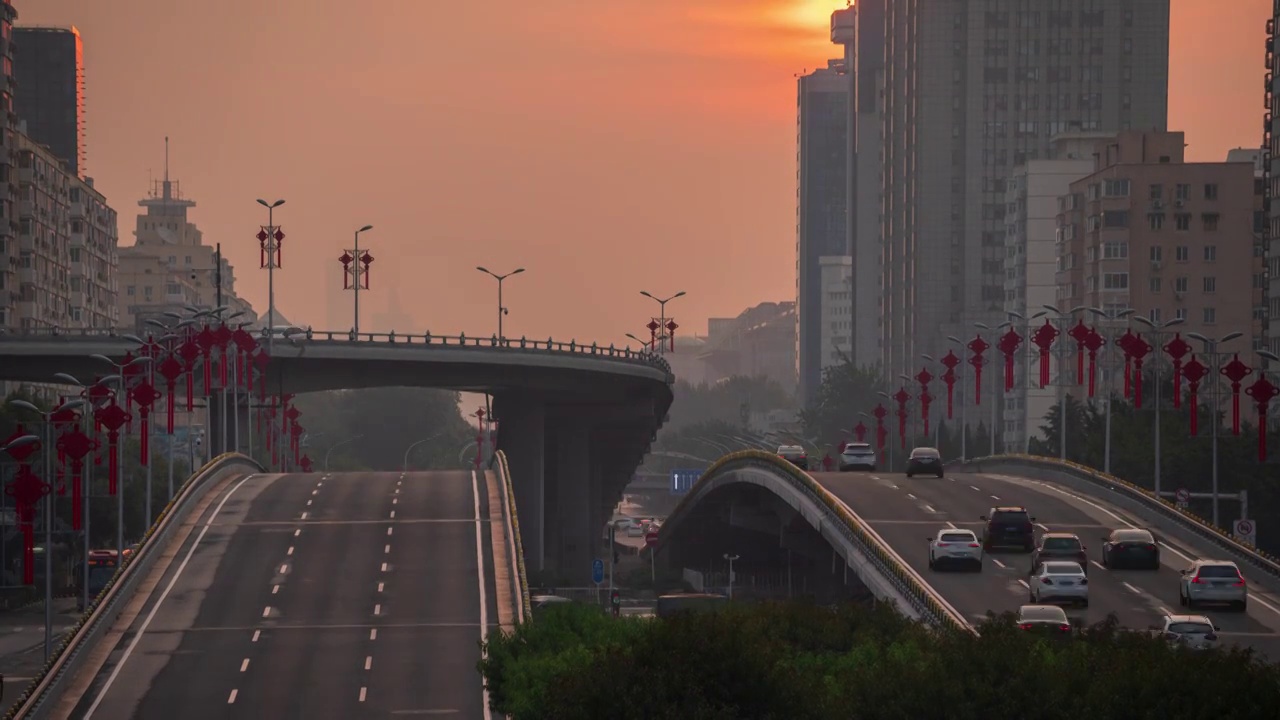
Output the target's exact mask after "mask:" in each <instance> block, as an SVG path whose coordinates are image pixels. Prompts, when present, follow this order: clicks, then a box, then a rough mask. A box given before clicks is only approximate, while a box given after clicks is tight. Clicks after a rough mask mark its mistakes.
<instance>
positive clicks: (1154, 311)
mask: <svg viewBox="0 0 1280 720" xmlns="http://www.w3.org/2000/svg"><path fill="white" fill-rule="evenodd" d="M1147 318H1148V319H1150V320H1151V322H1153V323H1156V324H1157V325H1159V324H1160V308H1151V309H1150V310H1148V311H1147Z"/></svg>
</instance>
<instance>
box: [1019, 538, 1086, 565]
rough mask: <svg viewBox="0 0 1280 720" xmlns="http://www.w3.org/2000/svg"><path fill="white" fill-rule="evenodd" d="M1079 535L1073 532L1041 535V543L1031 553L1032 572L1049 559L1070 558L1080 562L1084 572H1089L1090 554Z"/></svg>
mask: <svg viewBox="0 0 1280 720" xmlns="http://www.w3.org/2000/svg"><path fill="white" fill-rule="evenodd" d="M1086 550H1088V548H1087V547H1085V544H1084V543H1083V542H1081V541H1080V536H1079V535H1073V534H1071V533H1045V534H1043V535H1041V536H1040V544H1039V545H1038V546H1037V547H1036V549H1035V551H1034V552H1033V553H1031V572H1035V570H1036V568H1037V567H1039V566H1040V563H1042V562H1046V561H1048V560H1070V561H1072V562H1077V563H1080V567H1081V568H1082V569H1083V570H1084V574H1085V575H1088V574H1089V555H1088V553H1086V552H1085V551H1086Z"/></svg>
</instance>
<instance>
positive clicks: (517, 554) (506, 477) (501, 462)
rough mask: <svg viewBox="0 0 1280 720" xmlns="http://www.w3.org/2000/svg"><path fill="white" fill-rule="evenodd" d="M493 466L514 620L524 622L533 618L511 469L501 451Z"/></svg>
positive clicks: (496, 455) (494, 456)
mask: <svg viewBox="0 0 1280 720" xmlns="http://www.w3.org/2000/svg"><path fill="white" fill-rule="evenodd" d="M493 466H494V468H495V469H496V470H497V472H498V477H499V478H500V479H501V481H502V499H503V504H504V505H505V507H504V508H503V517H504V518H505V519H506V522H507V537H509V538H511V545H512V553H511V554H512V555H513V556H514V557H513V559H512V565H513V568H512V569H513V570H515V575H516V578H517V579H518V585H517V588H516V595H517V597H516V598H515V606H516V620H517V621H519V622H525V621H527V620H531V619H532V618H533V613H532V612H530V610H531V608H532V605H531V604H530V600H529V576H528V575H527V574H526V572H525V563H524V541H523V539H522V538H521V537H520V516H519V514H518V513H517V512H516V493H515V489H514V488H513V487H512V486H511V467H510V466H509V465H508V464H507V454H506V453H505V452H503V451H501V450H499V451H497V452H496V453H494V455H493Z"/></svg>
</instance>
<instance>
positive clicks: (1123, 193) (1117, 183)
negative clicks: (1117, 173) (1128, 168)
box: [1103, 178, 1129, 197]
mask: <svg viewBox="0 0 1280 720" xmlns="http://www.w3.org/2000/svg"><path fill="white" fill-rule="evenodd" d="M1103 193H1104V194H1105V195H1106V196H1107V197H1128V196H1129V181H1128V180H1126V179H1124V178H1120V179H1117V180H1107V181H1106V182H1105V183H1103Z"/></svg>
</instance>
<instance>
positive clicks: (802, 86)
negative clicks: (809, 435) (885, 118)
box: [796, 60, 849, 404]
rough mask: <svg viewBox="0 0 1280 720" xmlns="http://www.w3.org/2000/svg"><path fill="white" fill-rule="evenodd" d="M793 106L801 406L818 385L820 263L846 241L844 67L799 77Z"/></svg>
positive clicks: (833, 64)
mask: <svg viewBox="0 0 1280 720" xmlns="http://www.w3.org/2000/svg"><path fill="white" fill-rule="evenodd" d="M796 105H797V109H796V322H797V324H798V327H797V329H796V356H797V359H798V361H799V380H800V393H801V396H802V398H801V399H802V402H804V403H806V404H807V403H808V402H809V401H811V400H812V399H813V397H814V396H815V394H816V393H817V390H818V386H819V385H820V383H821V381H822V368H823V367H824V365H825V358H826V355H825V354H824V353H823V347H822V346H823V335H824V331H823V328H824V327H825V324H824V320H823V288H822V275H823V269H822V265H821V262H822V261H821V259H822V258H823V257H826V256H830V255H844V254H845V246H846V243H847V242H848V236H847V235H848V234H847V226H846V223H847V220H848V217H847V212H846V205H847V203H848V201H849V195H848V191H847V183H848V178H847V172H848V166H847V162H846V152H847V142H846V133H847V130H848V127H847V115H848V84H847V83H846V82H845V70H844V63H843V62H842V61H840V60H832V61H830V62H829V63H828V66H827V67H825V68H823V69H821V70H815V71H814V72H812V73H810V74H808V75H805V76H802V77H801V78H800V81H799V91H798V94H797V101H796Z"/></svg>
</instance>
